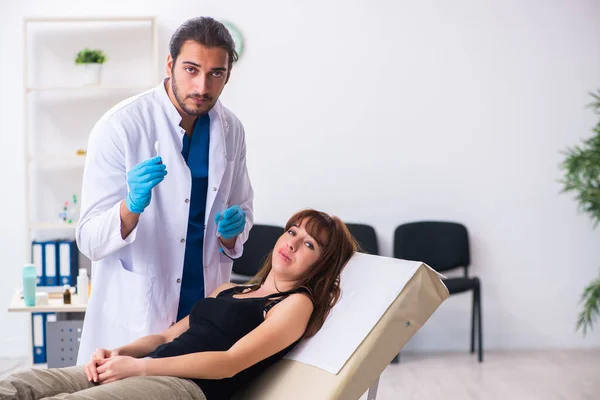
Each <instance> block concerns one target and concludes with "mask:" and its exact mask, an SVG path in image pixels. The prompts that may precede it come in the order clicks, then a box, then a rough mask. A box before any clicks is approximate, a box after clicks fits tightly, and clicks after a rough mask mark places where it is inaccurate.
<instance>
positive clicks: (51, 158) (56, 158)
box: [9, 16, 159, 364]
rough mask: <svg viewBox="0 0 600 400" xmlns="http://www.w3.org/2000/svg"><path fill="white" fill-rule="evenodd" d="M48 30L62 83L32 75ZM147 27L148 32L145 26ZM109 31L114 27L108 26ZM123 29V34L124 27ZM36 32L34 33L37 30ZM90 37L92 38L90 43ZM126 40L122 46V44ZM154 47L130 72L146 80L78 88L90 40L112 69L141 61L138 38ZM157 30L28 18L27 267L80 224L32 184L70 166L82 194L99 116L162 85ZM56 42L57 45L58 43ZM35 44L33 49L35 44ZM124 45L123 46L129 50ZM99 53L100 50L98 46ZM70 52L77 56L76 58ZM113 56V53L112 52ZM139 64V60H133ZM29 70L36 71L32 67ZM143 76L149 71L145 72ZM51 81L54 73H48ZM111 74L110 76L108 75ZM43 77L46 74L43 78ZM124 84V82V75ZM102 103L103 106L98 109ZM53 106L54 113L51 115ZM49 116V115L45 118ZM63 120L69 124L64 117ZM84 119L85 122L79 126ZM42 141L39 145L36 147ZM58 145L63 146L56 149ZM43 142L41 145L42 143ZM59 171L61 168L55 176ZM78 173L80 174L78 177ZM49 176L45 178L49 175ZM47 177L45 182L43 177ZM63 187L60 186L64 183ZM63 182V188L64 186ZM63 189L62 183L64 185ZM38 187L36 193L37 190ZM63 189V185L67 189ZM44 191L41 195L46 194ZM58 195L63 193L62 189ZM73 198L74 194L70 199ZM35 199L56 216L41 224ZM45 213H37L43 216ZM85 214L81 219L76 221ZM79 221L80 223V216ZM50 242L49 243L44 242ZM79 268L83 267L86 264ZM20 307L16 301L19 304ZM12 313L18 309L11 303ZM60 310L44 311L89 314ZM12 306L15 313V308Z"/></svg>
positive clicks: (114, 22) (115, 21)
mask: <svg viewBox="0 0 600 400" xmlns="http://www.w3.org/2000/svg"><path fill="white" fill-rule="evenodd" d="M132 24H133V25H135V27H134V28H131V25H132ZM40 25H42V26H43V27H51V28H52V29H50V31H51V32H50V33H51V34H50V35H47V36H48V37H50V43H51V44H52V45H54V48H53V49H52V51H50V52H49V53H46V54H47V55H48V54H49V55H50V58H51V61H54V63H55V64H60V65H62V69H58V70H55V71H54V72H55V73H54V75H53V77H52V78H56V77H59V78H61V79H35V78H31V76H30V75H32V70H33V69H34V68H38V69H44V70H46V69H47V68H49V67H48V64H47V63H45V62H42V61H41V58H43V57H42V56H43V54H41V53H43V51H41V50H39V49H37V48H36V47H34V46H36V45H38V44H39V43H37V42H36V41H34V40H33V39H32V40H31V43H30V41H29V36H30V34H31V35H32V36H35V29H36V27H38V28H39V26H40ZM88 25H89V26H96V28H95V29H99V28H97V27H98V26H99V25H100V26H101V28H100V29H104V31H96V32H95V34H93V35H91V36H90V35H88V36H85V35H80V34H79V32H80V31H83V30H85V27H87V26H88ZM146 25H147V27H146ZM107 26H108V28H107ZM111 26H112V27H117V26H121V27H122V26H126V27H127V28H126V29H129V31H124V32H125V33H124V34H123V36H122V37H117V36H115V35H114V34H112V35H111V33H110V32H114V31H110V27H111ZM140 26H142V27H143V28H144V29H146V28H147V32H148V33H149V38H148V37H147V36H146V33H143V34H142V35H141V36H140V33H139V32H138V31H135V29H138V30H139V29H140ZM61 29H66V30H68V31H69V34H67V36H66V40H62V39H57V38H58V37H59V36H60V35H57V36H52V35H53V34H55V33H56V32H57V31H58V32H61ZM107 29H108V30H107ZM119 29H121V30H123V29H124V28H119ZM31 31H33V32H31ZM47 36H45V35H42V36H41V37H38V39H40V40H38V41H41V42H46V43H47V42H48V41H47V40H48V37H47ZM90 38H91V40H90ZM121 38H122V39H123V40H121ZM127 39H129V40H130V41H132V40H133V41H134V42H135V45H134V46H130V47H129V48H127V49H126V51H121V50H122V49H121V48H122V47H124V46H125V45H126V43H127ZM144 39H146V41H148V39H149V46H148V55H146V56H145V57H144V58H147V59H149V62H147V63H144V64H141V65H140V64H139V63H140V62H138V64H137V65H136V67H137V68H131V70H132V71H128V72H129V74H130V75H133V76H134V78H136V77H137V78H139V76H140V75H141V76H142V77H144V78H143V79H137V81H136V79H130V77H127V79H125V80H123V79H121V81H119V80H118V79H117V80H116V81H115V79H113V80H112V82H111V80H110V79H107V80H106V79H105V78H106V76H105V77H104V78H103V80H106V81H107V82H106V83H105V84H100V85H96V86H83V85H78V84H77V82H76V79H74V75H75V74H74V73H73V72H74V65H73V64H74V62H73V59H74V57H75V54H76V53H77V51H79V50H81V49H82V48H83V47H87V44H88V41H89V42H93V43H94V44H91V45H90V47H96V46H99V47H100V48H102V49H103V50H105V48H104V45H106V46H107V47H109V48H110V50H111V51H107V55H108V60H107V63H106V64H105V65H109V63H110V62H111V56H112V55H118V56H120V58H119V57H118V56H117V57H116V58H117V62H116V64H119V63H121V64H126V63H127V61H128V60H129V58H131V59H133V60H138V59H136V57H138V58H140V57H141V52H143V50H140V46H139V44H138V42H137V40H140V41H144ZM157 39H158V27H157V24H156V18H155V17H153V16H148V17H135V16H134V17H130V16H128V17H119V16H115V17H100V18H73V17H68V18H25V19H24V20H23V48H24V49H23V50H24V51H23V72H24V79H23V115H24V131H23V132H24V142H25V146H24V148H25V154H24V156H25V157H24V162H25V200H26V207H25V210H26V219H25V224H26V230H25V232H26V237H25V247H26V248H25V254H26V259H25V263H29V262H31V256H30V255H31V241H32V240H33V239H37V238H38V237H39V236H42V239H58V238H65V237H71V238H74V236H75V227H76V226H77V221H76V220H74V221H72V223H71V224H65V223H60V222H58V209H59V207H60V205H61V204H62V203H61V202H58V204H57V202H56V199H52V198H51V197H52V196H43V195H42V196H40V198H36V199H33V198H32V192H34V190H32V189H33V185H34V184H35V183H36V182H35V179H33V177H34V175H33V174H34V173H35V174H36V175H35V177H36V179H39V180H40V183H43V184H44V185H49V184H51V183H54V182H48V181H49V180H51V179H48V178H49V176H52V174H65V168H66V170H67V171H69V172H70V173H71V175H70V176H69V175H68V174H66V179H65V180H67V181H68V182H67V183H68V184H69V185H70V186H71V187H77V190H76V191H74V192H71V193H77V194H80V191H81V183H82V182H81V177H82V176H83V166H84V164H85V155H82V154H78V150H80V149H81V150H85V148H81V147H82V146H83V147H85V145H84V144H83V143H85V144H87V137H88V135H89V133H90V130H91V128H92V127H93V125H94V124H95V123H96V121H97V120H98V119H99V118H100V117H101V115H102V114H103V113H104V112H106V111H107V110H108V109H109V108H110V107H112V106H113V105H114V104H116V103H117V102H118V101H121V100H124V99H126V98H127V97H130V96H133V95H135V94H138V93H140V92H143V91H145V90H148V89H150V88H152V87H154V86H156V85H157V84H158V82H159V69H158V40H157ZM52 40H54V41H52ZM34 42H35V43H34ZM124 43H125V44H124ZM96 48H97V47H96ZM30 51H31V52H32V53H33V57H32V55H31V54H30ZM71 53H72V54H71ZM111 53H112V54H111ZM134 64H135V62H134ZM30 67H33V68H31V69H30ZM140 71H142V72H145V74H144V73H140ZM105 72H109V73H110V75H111V77H113V78H114V77H115V75H118V74H119V72H122V71H119V70H118V68H117V69H114V68H113V69H111V70H110V71H106V70H105ZM50 75H52V74H50ZM106 75H108V74H106ZM40 76H44V75H43V74H41V75H40ZM121 78H123V77H121ZM45 97H51V98H50V99H49V101H50V102H49V103H47V104H42V105H41V107H38V108H39V109H44V107H45V109H46V113H45V114H46V115H45V117H46V120H45V121H43V122H41V123H40V124H39V125H40V126H41V128H40V126H37V125H36V124H32V123H33V122H35V121H36V118H38V119H39V118H40V113H39V112H35V111H37V108H34V112H32V107H31V105H32V104H35V105H36V106H37V105H38V103H39V102H40V100H41V99H44V101H48V99H47V98H45ZM99 97H101V98H103V99H105V101H106V102H110V103H109V104H106V105H104V104H103V105H102V106H101V108H102V110H101V111H98V112H91V111H90V109H91V107H90V101H94V100H95V99H98V98H99ZM56 101H58V102H62V104H63V105H62V107H64V103H65V102H66V104H69V106H68V108H67V110H68V111H70V112H71V113H72V114H73V117H76V118H74V119H79V121H78V122H79V123H80V125H81V127H78V128H77V129H75V131H76V132H75V135H76V136H77V142H78V146H77V148H75V147H74V146H67V145H65V143H67V142H68V140H66V139H65V138H63V137H61V135H62V134H63V133H64V131H68V129H64V130H63V127H65V125H72V124H71V118H70V117H71V116H69V117H67V119H64V118H65V117H64V116H62V117H59V116H58V115H55V114H60V112H58V111H64V109H62V110H57V109H52V108H51V107H52V105H53V104H55V102H56ZM96 105H97V104H96ZM48 108H50V110H48ZM41 114H43V113H41ZM60 118H63V119H60ZM81 120H84V123H81V122H82V121H81ZM32 125H34V128H33V129H35V130H36V132H35V133H36V134H37V136H36V137H34V135H33V133H34V132H32V130H33V129H32ZM49 125H52V127H54V129H55V130H56V129H58V131H59V132H58V136H57V137H55V138H54V139H50V142H49V144H51V145H50V146H49V145H48V143H46V142H44V141H42V140H41V139H46V140H47V138H46V136H51V135H50V132H49V131H47V130H46V127H47V126H49ZM65 128H71V130H73V129H72V126H66V127H65ZM36 141H37V142H36ZM55 142H57V143H55ZM40 143H41V144H40ZM32 144H36V146H34V147H35V148H32ZM57 169H58V170H57ZM74 170H75V171H78V172H76V173H75V174H74V173H73V171H74ZM44 174H46V175H44ZM38 175H40V176H41V178H39V177H38ZM61 179H62V178H61ZM59 182H60V181H59ZM60 183H64V182H60ZM63 186H64V185H63ZM36 189H37V188H36ZM60 189H62V190H63V191H64V187H61V188H60ZM49 190H50V193H52V191H53V190H55V189H54V188H51V189H49ZM40 191H42V190H40ZM59 191H60V190H59ZM69 195H70V194H69ZM34 201H37V202H42V203H49V204H44V206H46V208H48V207H50V208H51V209H55V208H56V210H57V212H56V217H55V218H39V217H37V214H40V213H39V212H34V211H35V210H33V209H32V208H33V207H32V204H34ZM38 211H39V210H38ZM45 215H46V216H48V215H52V212H50V213H47V212H46V213H45ZM78 217H79V216H78V215H77V218H78ZM74 219H76V218H74ZM44 236H45V237H44ZM80 266H81V265H80ZM17 303H18V301H17ZM11 307H12V305H11ZM57 307H58V308H56V309H55V308H52V307H47V309H44V310H43V311H57V312H61V311H84V310H85V306H78V307H79V308H77V307H71V308H69V309H68V310H67V309H65V307H64V306H57ZM9 308H10V307H9ZM9 311H14V312H27V313H30V312H32V311H40V310H39V309H37V307H36V309H32V308H29V307H25V308H23V307H21V308H19V307H15V308H10V310H9ZM31 327H32V324H31V319H29V332H32V331H31ZM29 343H30V351H29V352H28V354H29V361H30V364H32V363H33V353H32V351H33V347H32V344H31V343H32V341H31V340H30V341H29Z"/></svg>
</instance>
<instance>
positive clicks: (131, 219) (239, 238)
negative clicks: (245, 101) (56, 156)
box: [77, 17, 254, 365]
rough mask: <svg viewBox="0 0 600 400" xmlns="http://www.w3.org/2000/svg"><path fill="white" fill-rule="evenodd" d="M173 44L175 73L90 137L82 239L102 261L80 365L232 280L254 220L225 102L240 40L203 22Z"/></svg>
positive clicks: (237, 134)
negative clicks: (224, 92) (98, 351)
mask: <svg viewBox="0 0 600 400" xmlns="http://www.w3.org/2000/svg"><path fill="white" fill-rule="evenodd" d="M169 50H170V54H169V56H168V58H167V64H166V72H167V75H168V78H166V79H165V80H164V81H163V82H161V83H160V84H159V85H158V86H157V87H156V88H155V89H152V90H149V91H147V92H145V93H142V94H140V95H137V96H135V97H132V98H130V99H127V100H125V101H123V102H121V103H119V104H118V105H116V106H115V107H114V108H112V109H111V110H109V111H108V112H107V113H106V114H105V115H104V116H103V117H102V118H101V119H100V120H99V121H98V123H97V124H96V125H95V127H94V128H93V130H92V132H91V134H90V138H89V145H88V154H87V158H86V164H85V171H84V176H83V188H82V198H81V200H82V202H81V216H80V221H79V224H78V225H77V244H78V246H79V249H80V250H81V252H82V253H83V254H85V255H86V256H87V257H89V258H90V259H91V260H92V292H91V295H90V299H89V303H88V306H87V311H86V315H85V320H84V324H83V332H82V336H81V343H80V347H79V355H78V359H77V364H79V365H81V364H85V363H87V362H88V361H89V360H90V356H91V355H92V353H94V352H95V351H96V349H98V348H104V349H114V348H116V347H118V346H121V345H123V344H125V343H128V342H130V341H132V340H135V339H137V338H138V337H140V336H143V335H149V334H154V333H158V332H161V331H163V330H165V329H166V328H168V327H169V326H170V325H172V324H174V323H175V322H176V321H178V320H180V319H181V318H183V317H185V316H186V315H188V314H189V312H190V309H191V307H192V306H193V304H194V303H195V302H196V301H197V300H199V299H200V298H202V297H205V295H206V294H208V293H210V292H212V291H213V290H214V289H215V288H216V287H217V286H218V285H220V284H222V283H224V282H228V281H229V279H230V276H231V267H232V259H234V258H237V257H239V256H240V255H241V253H242V247H243V244H244V242H245V241H246V239H247V237H248V232H249V230H250V228H251V226H252V223H253V212H252V202H253V197H254V194H253V190H252V186H251V184H250V180H249V177H248V172H247V169H246V144H245V138H244V128H243V127H242V124H241V123H240V121H239V120H238V119H237V118H236V116H235V115H234V114H233V113H232V112H231V111H229V110H228V109H226V108H225V107H224V106H223V105H222V104H221V103H220V101H219V100H218V99H219V95H220V94H221V92H222V90H223V88H224V87H225V84H226V83H227V81H228V80H229V77H230V74H231V67H232V64H233V63H234V62H235V61H236V60H237V53H236V51H235V48H234V42H233V39H232V38H231V36H230V34H229V32H228V31H227V29H226V28H225V27H224V26H223V25H222V24H221V23H219V22H217V21H215V20H214V19H212V18H207V17H201V18H194V19H191V20H189V21H187V22H185V23H184V24H183V25H182V26H180V27H179V28H178V30H177V31H176V32H175V34H174V35H173V37H172V38H171V42H170V49H169ZM157 142H158V144H156V143H157ZM157 153H158V154H157ZM104 356H109V354H105V355H104Z"/></svg>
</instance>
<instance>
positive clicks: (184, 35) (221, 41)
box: [169, 17, 238, 68]
mask: <svg viewBox="0 0 600 400" xmlns="http://www.w3.org/2000/svg"><path fill="white" fill-rule="evenodd" d="M188 40H193V41H194V42H196V43H200V44H201V45H203V46H206V47H220V48H222V49H223V50H225V51H227V54H228V55H229V57H228V62H229V67H230V68H231V65H232V64H233V63H234V62H236V61H237V60H238V54H237V52H236V51H235V43H234V41H233V38H232V37H231V34H230V33H229V31H228V30H227V28H226V27H225V25H223V24H222V23H220V22H219V21H217V20H215V19H213V18H211V17H196V18H192V19H188V20H187V21H185V22H184V23H183V24H181V26H180V27H179V28H177V30H176V31H175V33H174V34H173V36H172V37H171V42H170V43H169V52H170V53H171V57H172V58H173V64H175V61H177V57H179V54H180V53H181V47H182V46H183V44H184V43H185V42H186V41H188Z"/></svg>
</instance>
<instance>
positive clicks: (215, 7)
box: [0, 0, 600, 356]
mask: <svg viewBox="0 0 600 400" xmlns="http://www.w3.org/2000/svg"><path fill="white" fill-rule="evenodd" d="M169 4H170V5H167V2H158V1H141V0H136V1H127V2H124V1H113V0H107V1H103V2H93V3H89V2H78V1H74V0H63V1H61V2H47V1H41V0H40V1H34V0H24V1H21V2H18V3H17V2H2V3H0V49H1V53H0V149H1V150H2V166H3V171H4V173H3V174H2V175H0V176H2V189H1V190H2V196H0V209H2V210H4V211H5V213H4V217H3V220H2V222H1V226H2V228H3V229H1V230H0V255H1V259H0V271H1V272H2V276H3V277H2V279H0V327H1V328H0V329H1V333H0V356H4V355H7V356H17V355H23V354H26V352H27V336H26V335H25V330H26V327H27V324H26V318H25V317H24V316H23V315H13V314H8V313H7V312H6V311H4V310H5V307H6V305H7V304H8V301H9V299H10V296H11V294H12V293H13V292H14V290H15V288H16V287H17V286H18V285H19V282H20V266H21V265H22V263H23V260H24V259H25V254H24V252H25V246H24V245H23V240H22V238H24V237H25V232H24V227H23V224H24V220H25V208H24V195H23V193H24V186H23V179H24V165H23V136H22V129H23V119H22V103H23V102H22V100H23V99H22V78H23V77H22V65H21V60H22V43H21V18H22V16H25V15H27V16H33V15H36V16H48V15H55V16H64V15H71V16H81V15H94V16H95V15H119V14H124V15H156V16H157V17H158V22H159V27H160V32H159V33H160V40H161V46H160V57H161V68H162V64H163V60H164V58H165V57H166V54H167V43H168V40H169V37H170V35H171V33H172V32H173V30H174V29H175V28H176V27H177V26H178V25H179V24H180V23H181V22H183V21H184V20H185V19H187V18H189V17H191V16H196V15H202V14H205V15H212V16H215V17H218V18H226V19H228V20H231V21H232V22H234V23H235V24H236V25H237V26H238V27H239V28H240V29H241V30H242V32H243V34H244V35H245V38H246V49H245V54H244V55H243V57H242V59H241V60H240V62H239V64H238V65H237V66H236V67H235V69H234V71H233V75H232V79H231V82H230V83H229V84H228V87H227V88H226V90H225V93H224V95H223V101H224V103H225V104H226V105H227V106H228V107H230V108H231V109H232V110H233V111H234V112H235V113H237V115H238V116H239V117H240V119H241V120H242V122H243V123H244V125H245V127H246V132H247V142H248V166H249V170H250V174H251V178H252V181H253V184H254V188H255V192H256V201H255V210H256V220H257V222H261V223H276V224H283V223H285V220H286V218H287V217H289V216H290V215H291V214H292V213H293V212H294V211H296V210H298V209H299V208H302V207H308V206H310V207H317V208H320V209H323V210H325V211H328V212H331V213H334V214H336V215H338V216H340V217H341V218H342V219H344V220H346V221H348V222H351V221H352V222H365V223H369V224H372V225H373V226H374V227H375V228H376V230H377V232H378V234H379V240H380V247H381V252H382V254H383V255H391V248H392V241H391V239H392V233H393V229H394V227H395V226H396V225H398V224H400V223H403V222H407V221H413V220H417V219H444V220H456V221H460V222H463V223H464V224H466V225H467V227H468V228H469V230H470V233H471V238H472V246H473V254H472V260H473V268H472V273H473V274H476V275H478V276H479V277H480V278H481V279H482V283H483V314H484V345H485V347H486V348H487V349H522V348H559V347H588V346H599V345H600V335H599V334H598V329H597V330H596V332H593V333H592V334H590V335H588V336H587V337H586V338H584V337H582V335H581V334H580V333H575V332H574V326H575V321H576V316H577V313H578V311H579V305H578V301H579V297H580V294H581V291H582V289H583V287H584V286H585V285H586V284H587V283H588V282H589V281H590V280H592V279H593V278H595V277H596V276H597V275H598V271H599V268H600V246H598V241H599V240H600V234H599V233H598V231H595V230H593V228H592V224H591V223H590V221H589V219H588V218H587V217H585V216H583V215H578V214H577V212H576V204H575V202H574V201H573V200H572V198H571V197H570V196H566V195H560V194H559V191H560V185H559V184H558V183H557V180H558V179H559V178H560V171H559V169H558V164H559V162H560V161H561V159H562V156H561V154H560V151H561V150H563V149H564V148H565V147H566V146H567V145H573V144H576V143H578V142H579V141H580V140H581V139H582V138H583V137H586V136H589V134H590V129H591V127H592V126H593V125H594V124H595V123H596V119H597V118H596V117H595V116H594V115H593V114H592V112H591V111H590V110H588V109H585V108H584V106H585V105H586V104H587V103H589V101H590V99H591V98H590V97H589V96H588V94H587V93H588V92H589V91H594V90H596V88H597V87H599V86H600V25H598V23H597V21H598V20H599V19H600V4H599V3H597V2H594V1H592V0H588V1H585V0H573V1H562V2H561V1H554V2H546V1H539V0H538V1H530V2H522V1H518V0H509V1H505V2H479V1H474V0H472V1H469V0H460V1H454V2H452V3H451V4H450V3H449V2H446V1H442V0H437V1H433V0H432V1H426V2H418V4H416V3H415V2H409V1H398V0H396V1H390V0H388V1H383V0H380V1H370V0H354V1H346V2H343V3H340V2H333V1H315V0H307V1H303V2H292V1H289V0H287V1H275V0H270V1H267V0H265V1H254V2H247V1H242V0H235V1H228V2H208V1H206V2H204V1H197V2H192V3H190V2H188V1H181V0H172V1H171V2H169ZM77 118H78V116H77V113H75V112H74V113H73V120H74V123H76V122H77ZM376 294H377V291H376V288H374V290H373V295H376ZM469 321H470V297H469V296H468V295H461V296H457V297H452V298H450V299H449V300H448V301H447V302H446V303H445V304H444V305H443V306H442V307H441V308H440V310H439V311H438V312H437V313H436V314H435V315H434V316H433V317H432V319H431V320H430V322H429V323H428V324H427V325H426V326H425V327H424V328H423V329H422V330H421V331H420V332H419V333H418V334H417V335H416V336H415V337H414V338H413V340H411V342H410V343H409V344H408V345H407V350H413V351H424V350H458V351H467V349H468V342H469Z"/></svg>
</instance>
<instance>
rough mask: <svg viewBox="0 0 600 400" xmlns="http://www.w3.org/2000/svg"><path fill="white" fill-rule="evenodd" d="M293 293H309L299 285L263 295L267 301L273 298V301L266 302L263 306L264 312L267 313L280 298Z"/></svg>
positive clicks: (283, 298) (282, 298)
mask: <svg viewBox="0 0 600 400" xmlns="http://www.w3.org/2000/svg"><path fill="white" fill-rule="evenodd" d="M294 293H307V294H309V291H308V289H306V288H304V287H299V288H297V289H294V290H290V291H287V292H279V293H272V294H270V295H268V296H265V297H264V300H265V302H267V301H269V300H273V301H271V302H270V303H269V304H267V305H265V306H264V307H263V311H264V314H266V313H268V312H269V310H270V309H271V308H273V307H275V306H276V305H277V304H278V303H279V302H281V301H282V300H285V299H286V298H287V297H288V296H289V295H291V294H294Z"/></svg>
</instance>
